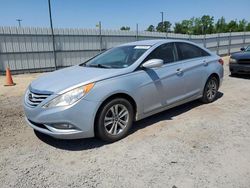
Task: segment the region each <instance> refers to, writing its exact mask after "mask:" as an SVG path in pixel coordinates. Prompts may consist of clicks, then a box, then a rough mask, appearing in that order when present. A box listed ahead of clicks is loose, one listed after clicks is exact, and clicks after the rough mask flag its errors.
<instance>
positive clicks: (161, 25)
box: [156, 21, 172, 32]
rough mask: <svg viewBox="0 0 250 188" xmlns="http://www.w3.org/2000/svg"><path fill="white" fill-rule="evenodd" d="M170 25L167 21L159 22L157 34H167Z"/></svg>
mask: <svg viewBox="0 0 250 188" xmlns="http://www.w3.org/2000/svg"><path fill="white" fill-rule="evenodd" d="M171 25H172V24H171V23H170V22H169V21H164V22H163V23H162V22H159V23H158V25H157V27H156V31H158V32H169V31H170V28H171Z"/></svg>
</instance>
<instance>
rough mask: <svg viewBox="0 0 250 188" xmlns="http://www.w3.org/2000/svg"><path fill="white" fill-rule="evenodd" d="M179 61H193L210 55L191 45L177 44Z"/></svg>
mask: <svg viewBox="0 0 250 188" xmlns="http://www.w3.org/2000/svg"><path fill="white" fill-rule="evenodd" d="M176 46H177V50H178V56H179V60H184V59H192V58H197V57H203V56H209V53H207V52H206V51H204V50H203V49H201V48H199V47H197V46H194V45H192V44H189V43H184V42H178V43H176Z"/></svg>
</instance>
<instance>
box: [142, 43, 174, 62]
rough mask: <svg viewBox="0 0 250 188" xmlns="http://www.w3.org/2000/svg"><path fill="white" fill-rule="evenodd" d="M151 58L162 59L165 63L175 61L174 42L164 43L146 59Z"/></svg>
mask: <svg viewBox="0 0 250 188" xmlns="http://www.w3.org/2000/svg"><path fill="white" fill-rule="evenodd" d="M150 59H162V60H163V61H164V63H170V62H174V61H175V48H174V43H167V44H162V45H161V46H159V47H157V48H156V49H155V50H154V51H152V52H151V53H150V54H149V55H148V56H147V58H146V59H145V60H144V62H145V61H147V60H150Z"/></svg>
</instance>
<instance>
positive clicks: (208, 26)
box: [201, 15, 214, 34]
mask: <svg viewBox="0 0 250 188" xmlns="http://www.w3.org/2000/svg"><path fill="white" fill-rule="evenodd" d="M201 24H202V31H203V32H202V33H203V34H211V33H213V32H214V17H213V16H212V17H210V16H209V15H204V16H202V17H201Z"/></svg>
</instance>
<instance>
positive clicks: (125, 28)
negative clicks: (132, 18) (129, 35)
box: [120, 26, 130, 31]
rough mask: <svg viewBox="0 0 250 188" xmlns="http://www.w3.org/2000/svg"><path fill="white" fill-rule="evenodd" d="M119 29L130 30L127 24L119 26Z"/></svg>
mask: <svg viewBox="0 0 250 188" xmlns="http://www.w3.org/2000/svg"><path fill="white" fill-rule="evenodd" d="M120 30H122V31H129V30H130V27H128V26H122V27H121V28H120Z"/></svg>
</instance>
